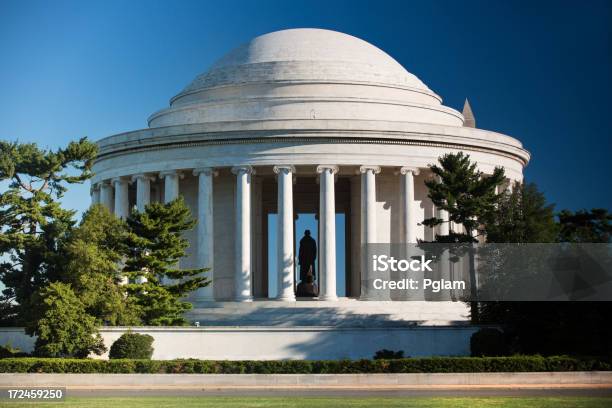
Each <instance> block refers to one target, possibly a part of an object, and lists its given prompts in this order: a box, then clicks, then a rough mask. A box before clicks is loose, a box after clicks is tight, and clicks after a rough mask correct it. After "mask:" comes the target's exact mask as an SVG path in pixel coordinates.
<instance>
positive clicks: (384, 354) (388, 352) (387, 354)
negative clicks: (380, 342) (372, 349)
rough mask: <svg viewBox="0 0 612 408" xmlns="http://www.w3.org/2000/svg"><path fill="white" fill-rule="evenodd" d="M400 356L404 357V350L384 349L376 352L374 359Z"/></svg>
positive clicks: (389, 358) (390, 358)
mask: <svg viewBox="0 0 612 408" xmlns="http://www.w3.org/2000/svg"><path fill="white" fill-rule="evenodd" d="M398 358H404V351H403V350H399V351H393V350H387V349H382V350H378V351H377V352H376V353H374V360H395V359H398Z"/></svg>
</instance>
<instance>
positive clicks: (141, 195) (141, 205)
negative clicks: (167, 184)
mask: <svg viewBox="0 0 612 408" xmlns="http://www.w3.org/2000/svg"><path fill="white" fill-rule="evenodd" d="M132 180H135V181H136V208H137V209H138V211H140V212H143V211H144V210H145V207H146V206H147V205H148V204H149V203H150V202H151V180H153V177H151V176H150V175H148V174H136V175H134V176H132Z"/></svg>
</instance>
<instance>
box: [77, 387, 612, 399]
mask: <svg viewBox="0 0 612 408" xmlns="http://www.w3.org/2000/svg"><path fill="white" fill-rule="evenodd" d="M67 395H68V396H73V397H143V396H150V397H159V396H167V397H296V396H299V397H355V398H362V397H388V398H399V397H612V387H611V388H465V387H464V388H454V389H445V388H431V387H423V388H422V389H375V388H374V389H368V390H364V389H347V388H335V389H330V388H324V389H314V388H308V389H229V388H228V389H188V390H185V389H163V390H162V389H152V390H136V389H134V390H125V389H124V390H117V389H115V390H112V389H111V390H109V389H98V390H85V389H76V390H75V389H69V390H68V391H67Z"/></svg>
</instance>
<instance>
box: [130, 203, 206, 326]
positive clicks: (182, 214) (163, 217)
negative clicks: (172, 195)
mask: <svg viewBox="0 0 612 408" xmlns="http://www.w3.org/2000/svg"><path fill="white" fill-rule="evenodd" d="M195 223H196V222H195V220H193V218H192V217H191V213H190V211H189V208H188V207H187V206H186V205H185V202H184V201H183V199H182V197H181V198H178V199H176V200H174V201H172V202H170V203H168V204H161V203H152V204H150V205H148V206H147V207H146V209H145V211H144V212H142V213H141V212H137V211H135V212H133V213H132V214H131V216H130V217H129V218H128V219H127V225H128V235H127V238H126V247H127V248H128V254H127V258H126V260H125V268H124V270H123V272H124V273H125V274H126V275H127V276H128V277H129V279H130V284H128V285H127V286H126V287H127V290H128V293H129V295H130V296H131V297H133V298H134V301H135V303H136V305H137V306H138V307H139V309H140V312H141V318H142V322H143V323H144V324H146V325H153V326H160V325H163V326H171V325H184V324H186V323H187V322H186V320H185V318H184V317H183V313H184V312H185V311H187V310H189V309H191V303H189V302H184V301H182V300H181V298H183V297H184V296H186V295H187V294H188V293H189V292H192V291H194V290H197V289H198V288H201V287H204V286H207V285H208V284H209V283H210V281H209V280H208V279H207V278H205V277H203V276H201V274H202V273H203V272H205V271H206V270H207V269H179V268H177V264H178V261H179V259H180V258H182V257H183V256H184V255H185V250H186V249H187V247H188V246H189V243H188V241H187V240H186V239H185V238H184V237H183V232H185V231H187V230H189V229H191V228H193V227H194V226H195ZM142 277H144V278H146V279H147V281H146V282H144V283H138V282H139V279H140V278H142ZM164 281H165V282H164ZM162 283H164V284H163V285H162Z"/></svg>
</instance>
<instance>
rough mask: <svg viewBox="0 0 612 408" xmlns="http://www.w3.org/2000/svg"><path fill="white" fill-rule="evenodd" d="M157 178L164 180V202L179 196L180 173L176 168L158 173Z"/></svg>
mask: <svg viewBox="0 0 612 408" xmlns="http://www.w3.org/2000/svg"><path fill="white" fill-rule="evenodd" d="M159 178H161V179H163V180H164V203H165V204H167V203H169V202H171V201H174V200H176V199H177V198H178V196H179V179H181V178H182V173H180V172H179V171H177V170H167V171H162V172H160V173H159Z"/></svg>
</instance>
